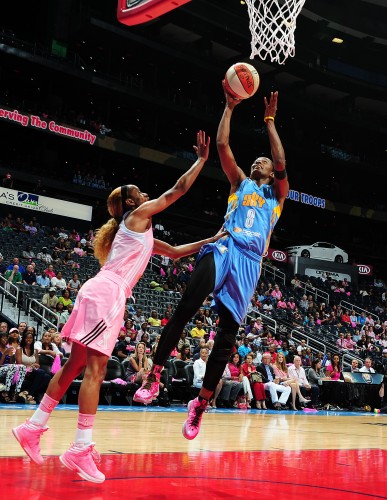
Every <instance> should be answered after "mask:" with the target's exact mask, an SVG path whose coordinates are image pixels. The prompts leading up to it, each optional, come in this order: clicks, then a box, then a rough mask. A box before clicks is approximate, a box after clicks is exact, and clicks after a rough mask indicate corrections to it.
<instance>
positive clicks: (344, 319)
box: [341, 309, 351, 326]
mask: <svg viewBox="0 0 387 500" xmlns="http://www.w3.org/2000/svg"><path fill="white" fill-rule="evenodd" d="M341 322H342V323H344V324H345V325H346V326H350V325H351V317H350V316H349V314H348V311H347V310H346V309H345V310H344V312H343V314H342V315H341Z"/></svg>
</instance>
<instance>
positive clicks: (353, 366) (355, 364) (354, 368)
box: [350, 359, 359, 373]
mask: <svg viewBox="0 0 387 500" xmlns="http://www.w3.org/2000/svg"><path fill="white" fill-rule="evenodd" d="M350 370H351V372H352V373H354V372H358V371H359V361H358V360H357V359H353V360H352V361H351V368H350Z"/></svg>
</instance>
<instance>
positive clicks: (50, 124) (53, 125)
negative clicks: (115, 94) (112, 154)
mask: <svg viewBox="0 0 387 500" xmlns="http://www.w3.org/2000/svg"><path fill="white" fill-rule="evenodd" d="M0 119H1V120H6V121H9V122H14V123H18V124H19V125H21V126H22V127H30V128H35V129H38V130H45V131H47V132H51V133H53V134H55V135H59V136H62V137H69V138H70V139H77V140H79V141H81V142H85V143H87V144H90V145H91V146H92V145H93V144H94V143H95V140H96V138H97V136H96V135H94V134H92V133H91V132H89V131H88V130H80V129H78V128H74V127H68V126H67V125H60V124H58V123H57V122H55V121H54V120H44V119H42V118H40V117H39V116H36V115H28V114H25V113H20V112H19V111H18V110H17V109H14V110H9V109H7V108H2V107H0Z"/></svg>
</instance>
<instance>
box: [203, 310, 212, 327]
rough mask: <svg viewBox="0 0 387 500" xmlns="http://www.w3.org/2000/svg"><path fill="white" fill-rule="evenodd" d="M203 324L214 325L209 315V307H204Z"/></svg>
mask: <svg viewBox="0 0 387 500" xmlns="http://www.w3.org/2000/svg"><path fill="white" fill-rule="evenodd" d="M204 325H206V326H213V325H214V320H213V318H212V317H211V309H209V308H206V309H204Z"/></svg>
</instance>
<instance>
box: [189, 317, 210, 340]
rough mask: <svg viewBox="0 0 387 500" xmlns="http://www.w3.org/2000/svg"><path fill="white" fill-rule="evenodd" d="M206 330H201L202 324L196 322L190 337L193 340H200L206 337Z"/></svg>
mask: <svg viewBox="0 0 387 500" xmlns="http://www.w3.org/2000/svg"><path fill="white" fill-rule="evenodd" d="M206 333H207V332H206V330H205V329H204V328H203V324H202V322H201V321H197V322H196V326H195V327H194V328H192V330H191V332H190V335H191V337H192V338H193V339H195V338H196V339H201V338H203V337H204V335H206Z"/></svg>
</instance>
